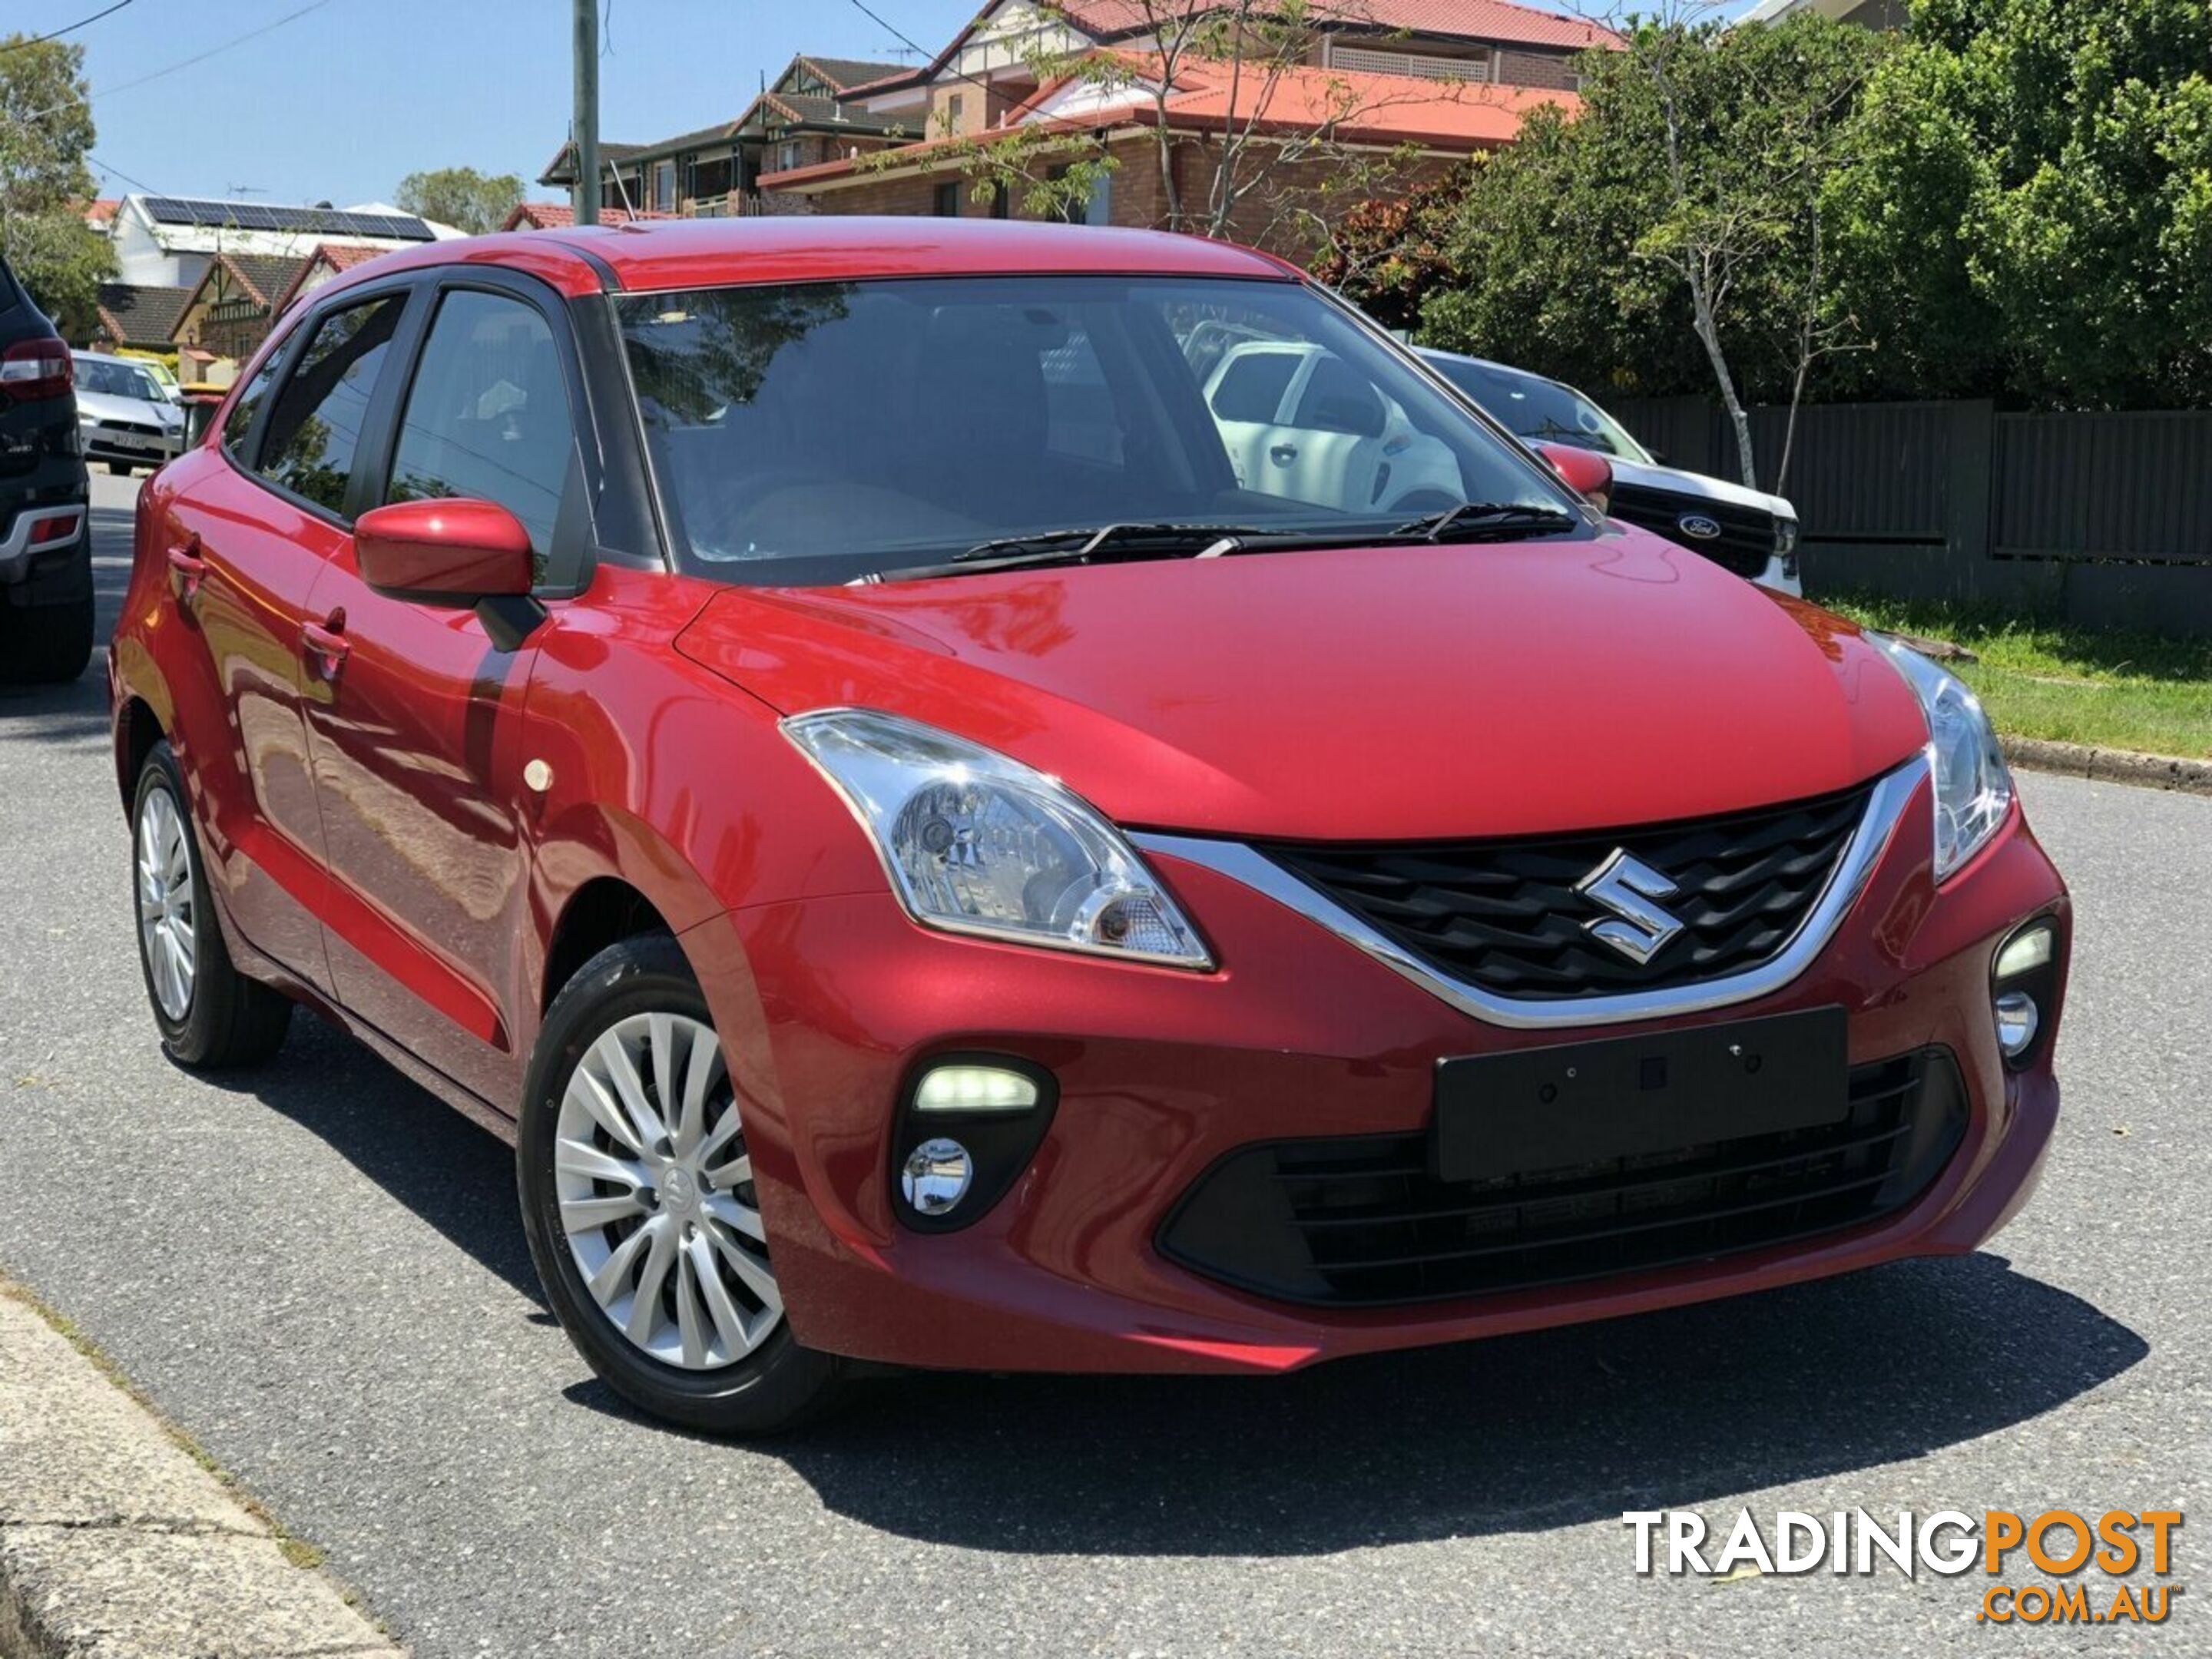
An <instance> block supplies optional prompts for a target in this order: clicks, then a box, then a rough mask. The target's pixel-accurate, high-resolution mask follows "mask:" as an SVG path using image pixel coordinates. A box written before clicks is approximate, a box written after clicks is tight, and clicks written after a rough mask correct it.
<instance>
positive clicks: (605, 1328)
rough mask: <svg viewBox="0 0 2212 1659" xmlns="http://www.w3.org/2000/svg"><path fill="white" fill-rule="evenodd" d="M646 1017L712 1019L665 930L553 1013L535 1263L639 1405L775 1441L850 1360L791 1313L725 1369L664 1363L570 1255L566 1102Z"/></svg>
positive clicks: (542, 1103) (560, 1308) (521, 1149)
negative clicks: (613, 1044)
mask: <svg viewBox="0 0 2212 1659" xmlns="http://www.w3.org/2000/svg"><path fill="white" fill-rule="evenodd" d="M643 1013H673V1014H679V1015H683V1016H685V1017H687V1018H690V1019H694V1020H696V1021H698V1022H699V1023H701V1024H704V1025H708V1026H709V1027H711V1026H712V1024H713V1019H712V1017H711V1016H710V1015H709V1014H708V1010H707V1000H706V998H705V997H704V996H703V995H702V994H701V993H700V990H699V981H698V980H697V979H696V977H695V976H694V975H693V974H692V972H691V969H690V965H689V964H688V963H686V962H685V961H684V952H683V951H682V950H681V949H680V948H679V947H678V945H677V943H676V941H675V939H672V938H671V937H670V936H669V935H667V934H666V933H644V934H640V935H638V936H637V937H635V938H633V939H624V940H623V941H621V942H620V943H619V944H616V945H610V946H608V947H607V948H606V949H605V950H604V951H600V952H599V955H597V956H595V957H592V959H591V960H590V961H589V962H587V963H585V964H584V965H583V967H581V968H580V969H578V970H577V972H576V974H575V975H574V977H573V978H572V979H570V980H569V981H568V983H567V984H565V985H563V986H562V987H561V991H560V994H558V995H557V996H556V997H555V998H554V999H553V1006H551V1007H550V1009H548V1010H547V1011H546V1015H545V1024H544V1029H543V1030H541V1031H539V1033H538V1045H537V1048H535V1050H534V1051H533V1052H532V1054H531V1057H530V1069H529V1075H528V1077H527V1079H526V1083H525V1085H524V1092H523V1099H522V1118H521V1122H520V1127H519V1133H518V1135H517V1139H516V1170H515V1176H516V1184H517V1186H518V1188H520V1195H521V1200H522V1230H523V1232H524V1234H525V1235H526V1237H528V1239H529V1241H530V1256H531V1260H532V1261H533V1262H534V1263H535V1264H536V1265H537V1268H538V1280H539V1282H540V1283H541V1284H542V1285H544V1289H545V1298H546V1301H547V1303H548V1304H550V1306H551V1308H552V1310H553V1312H554V1315H555V1316H556V1317H557V1318H558V1319H559V1320H560V1322H561V1325H562V1329H564V1330H565V1331H567V1332H568V1340H570V1341H571V1342H573V1343H574V1344H575V1346H576V1349H577V1351H578V1352H580V1353H581V1354H582V1355H583V1357H584V1358H585V1359H586V1362H588V1363H589V1364H590V1365H591V1367H592V1370H593V1371H595V1372H597V1373H598V1374H599V1377H600V1378H601V1379H602V1380H603V1381H604V1382H605V1383H606V1384H607V1385H608V1386H609V1387H610V1388H611V1389H614V1391H615V1392H616V1393H617V1394H619V1395H622V1396H623V1399H625V1400H627V1401H629V1402H630V1403H631V1404H632V1405H635V1406H636V1407H638V1408H639V1409H641V1410H642V1411H645V1412H647V1413H650V1414H651V1415H653V1416H654V1417H659V1418H663V1419H666V1420H667V1421H669V1422H671V1423H678V1424H681V1425H684V1427H686V1428H690V1429H698V1430H702V1431H706V1432H708V1433H710V1434H717V1435H768V1434H775V1433H780V1432H781V1431H785V1430H787V1429H792V1428H796V1427H798V1426H799V1425H801V1424H803V1423H805V1422H808V1421H811V1419H815V1418H817V1417H818V1416H820V1415H821V1414H822V1413H823V1412H825V1411H827V1410H828V1409H829V1407H831V1406H833V1405H834V1404H835V1403H836V1401H837V1399H838V1398H839V1397H840V1395H842V1393H843V1392H844V1389H845V1386H846V1383H847V1381H848V1376H849V1374H850V1371H851V1369H852V1368H851V1366H850V1364H848V1362H847V1361H845V1360H842V1359H840V1358H837V1357H836V1355H833V1354H826V1353H819V1352H815V1351H814V1350H813V1349H811V1348H805V1347H802V1346H799V1343H798V1342H797V1341H796V1340H793V1337H792V1334H791V1325H790V1322H789V1321H788V1319H785V1320H783V1321H781V1322H778V1324H777V1325H776V1327H775V1329H774V1330H773V1331H772V1332H770V1333H769V1335H768V1337H767V1338H766V1339H765V1340H763V1341H762V1342H761V1344H760V1346H758V1347H757V1348H755V1349H753V1350H752V1352H750V1353H748V1354H746V1355H745V1356H744V1358H741V1359H738V1360H737V1361H735V1362H734V1363H732V1364H726V1365H724V1366H722V1367H720V1369H717V1370H685V1369H684V1368H682V1367H681V1366H678V1365H674V1364H665V1363H664V1362H662V1361H660V1360H659V1359H656V1358H653V1356H652V1355H650V1354H648V1353H647V1352H643V1351H642V1350H641V1349H640V1348H638V1347H636V1346H633V1345H632V1344H631V1343H630V1341H629V1339H628V1338H626V1337H625V1336H624V1335H623V1334H622V1333H621V1332H619V1331H618V1330H617V1329H616V1328H614V1326H613V1325H612V1323H611V1322H610V1321H609V1319H608V1317H607V1316H606V1315H605V1313H604V1312H603V1311H602V1310H601V1309H600V1308H599V1304H598V1303H597V1302H596V1301H595V1300H593V1298H592V1293H591V1291H590V1290H589V1289H588V1288H587V1287H586V1285H585V1283H584V1279H583V1274H582V1273H581V1271H580V1269H579V1268H578V1267H577V1265H576V1261H575V1258H574V1255H572V1254H571V1252H570V1249H569V1247H568V1235H567V1232H566V1231H565V1230H564V1229H563V1227H562V1223H561V1212H560V1194H559V1191H558V1188H557V1186H556V1180H555V1176H554V1169H553V1158H554V1150H555V1145H556V1140H557V1139H558V1138H559V1115H560V1108H561V1102H562V1097H563V1095H564V1094H565V1093H566V1092H567V1090H568V1081H569V1079H570V1076H571V1075H572V1074H573V1073H574V1071H575V1069H576V1067H577V1066H578V1065H579V1064H580V1062H581V1061H582V1060H583V1058H584V1056H585V1054H586V1051H587V1050H588V1049H589V1048H591V1046H592V1043H593V1042H595V1041H596V1040H597V1039H598V1038H599V1036H601V1035H602V1034H603V1033H605V1031H606V1030H608V1028H609V1027H611V1026H612V1025H614V1024H617V1023H618V1022H620V1021H622V1020H624V1019H627V1018H631V1017H632V1016H634V1015H637V1014H643ZM725 1060H726V1057H725Z"/></svg>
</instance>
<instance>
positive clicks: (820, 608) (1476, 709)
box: [677, 526, 1927, 840]
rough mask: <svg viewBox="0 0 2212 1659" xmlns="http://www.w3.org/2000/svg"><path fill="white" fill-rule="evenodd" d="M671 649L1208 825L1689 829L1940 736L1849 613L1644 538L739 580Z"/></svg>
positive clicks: (1487, 831)
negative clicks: (938, 575) (1789, 595)
mask: <svg viewBox="0 0 2212 1659" xmlns="http://www.w3.org/2000/svg"><path fill="white" fill-rule="evenodd" d="M677 648H678V650H679V651H681V652H683V653H684V654H685V655H686V656H688V657H690V658H691V659H693V660H695V661H696V662H698V663H700V664H702V665H705V666H707V667H708V668H710V669H712V670H714V671H715V672H717V673H719V674H720V675H722V676H723V677H724V678H727V679H729V680H731V681H732V682H734V683H735V684H738V685H739V686H741V687H743V688H744V690H747V691H748V692H750V693H751V694H752V695H754V696H757V697H759V698H761V699H762V700H763V701H764V702H767V703H768V704H769V706H770V707H772V708H775V709H777V710H778V711H780V712H781V713H784V714H798V713H802V712H805V711H807V710H811V709H817V708H831V707H841V706H849V707H860V708H877V709H883V710H885V711H888V712H890V713H894V714H902V715H905V716H907V717H908V718H910V719H913V720H922V721H926V722H927V723H928V724H930V725H932V726H939V727H941V728H943V729H945V730H947V731H951V732H957V733H959V734H960V735H962V736H963V737H966V738H970V739H972V740H973V741H975V742H978V743H981V744H988V745H989V746H990V747H992V748H994V749H997V750H1000V751H1002V752H1004V753H1006V754H1009V755H1012V756H1013V757H1016V758H1018V759H1019V760H1022V761H1024V762H1026V763H1028V764H1030V765H1031V766H1035V767H1037V768H1039V769H1042V770H1044V771H1047V772H1050V773H1053V774H1055V775H1059V776H1060V777H1061V778H1063V779H1065V780H1066V781H1067V782H1068V783H1069V784H1070V785H1071V786H1072V787H1073V788H1075V789H1076V790H1077V791H1078V792H1079V793H1082V794H1083V795H1085V797H1087V798H1088V799H1090V800H1091V801H1092V802H1093V803H1094V804H1096V805H1097V806H1098V807H1099V808H1100V809H1101V810H1103V811H1105V812H1106V813H1107V814H1108V815H1109V817H1113V818H1114V819H1115V820H1116V821H1117V822H1119V823H1124V824H1127V825H1131V826H1137V827H1145V828H1152V829H1179V830H1183V831H1188V832H1195V833H1200V834H1206V833H1218V834H1226V835H1237V836H1262V837H1281V838H1285V839H1300V840H1308V839H1310V840H1419V839H1429V838H1442V837H1458V836H1511V835H1521V834H1528V833H1532V832H1538V831H1549V830H1563V829H1599V828H1609V827H1613V826H1616V825H1625V824H1629V823H1644V822H1657V821H1662V820H1667V819H1674V818H1686V817H1699V816H1702V815H1705V814H1707V813H1714V812H1722V811H1734V810H1738V809H1741V808H1743V807H1747V806H1752V805H1762V804H1765V803H1769V802H1773V801H1782V800H1791V799H1802V798H1806V797H1809V796H1814V795H1820V794H1823V793H1827V792H1829V791H1831V790H1835V789H1840V788H1843V787H1847V786H1849V785H1851V784H1855V783H1857V782H1860V781H1863V780H1865V779H1867V778H1869V777H1872V776H1875V775H1877V774H1879V773H1881V772H1883V771H1886V770H1887V769H1890V768H1892V767H1893V766H1896V765H1897V764H1899V763H1901V762H1903V761H1904V760H1905V759H1906V758H1908V757H1910V756H1911V754H1912V753H1913V752H1914V751H1915V750H1917V749H1918V748H1919V747H1920V746H1921V745H1922V744H1924V743H1925V741H1926V738H1927V733H1926V729H1925V727H1924V725H1923V720H1922V717H1921V714H1920V709H1919V705H1918V703H1917V702H1916V701H1915V700H1914V698H1913V697H1912V696H1911V693H1910V692H1908V691H1907V690H1906V689H1905V685H1904V683H1903V682H1902V680H1901V679H1900V678H1899V676H1898V674H1897V672H1896V671H1895V670H1893V668H1892V667H1891V666H1890V665H1889V664H1888V663H1887V661H1886V660H1885V659H1883V658H1882V657H1881V654H1880V653H1878V652H1877V651H1876V650H1875V648H1874V647H1872V646H1870V645H1869V644H1868V643H1867V642H1866V641H1863V639H1861V638H1860V637H1859V636H1858V634H1857V630H1856V629H1853V628H1852V627H1851V626H1850V624H1849V623H1845V622H1843V621H1841V620H1839V619H1838V618H1836V617H1831V616H1829V615H1828V614H1827V613H1826V612H1824V611H1819V610H1816V609H1814V607H1812V606H1810V605H1802V604H1801V603H1798V602H1796V601H1792V600H1788V599H1782V598H1780V597H1778V596H1777V595H1774V594H1771V593H1768V592H1765V591H1764V590H1762V589H1759V588H1757V587H1754V586H1752V585H1751V584H1750V583H1748V582H1743V581H1740V580H1737V579H1736V578H1735V577H1734V576H1731V575H1729V574H1727V573H1725V572H1724V571H1722V570H1720V569H1719V568H1717V567H1716V566H1714V565H1711V564H1710V563H1708V562H1706V561H1705V560H1703V559H1701V558H1699V557H1698V556H1696V555H1694V554H1692V553H1688V552H1686V551H1684V550H1682V549H1680V548H1678V547H1675V546H1674V545H1672V544H1669V543H1667V542H1664V541H1662V540H1661V539H1659V538H1657V537H1655V536H1650V535H1648V534H1646V533H1644V532H1641V531H1638V530H1634V529H1631V528H1627V527H1623V526H1615V527H1613V528H1611V529H1609V530H1608V531H1607V532H1606V533H1604V534H1602V535H1601V536H1600V537H1598V538H1595V540H1589V541H1575V542H1565V541H1553V542H1540V543H1520V544H1504V545H1491V546H1483V545H1475V546H1457V547H1454V546H1438V547H1428V546H1420V547H1410V548H1409V547H1389V548H1379V549H1359V548H1352V549H1341V550H1327V551H1314V552H1292V553H1273V554H1250V555H1243V556H1231V557H1226V558H1217V559H1206V560H1176V561H1173V562H1141V563H1129V564H1118V565H1109V566H1103V567H1097V568H1082V567H1073V568H1046V569H1042V570H1027V571H1006V572H1000V573H997V574H985V575H975V576H959V577H950V578H944V579H939V580H926V581H911V582H895V583H887V584H884V585H882V586H862V587H842V588H826V589H825V588H760V587H753V588H729V589H726V590H724V591H722V592H720V593H718V594H716V595H715V597H714V599H712V600H711V601H710V602H709V603H708V605H706V606H705V607H704V609H702V611H700V613H699V614H698V615H697V617H695V619H694V620H693V621H692V623H690V625H689V626H688V627H687V628H685V629H684V630H683V632H682V633H681V634H680V635H678V640H677Z"/></svg>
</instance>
